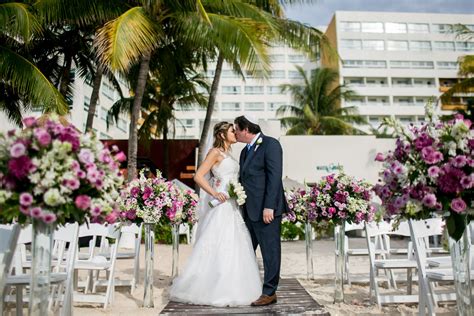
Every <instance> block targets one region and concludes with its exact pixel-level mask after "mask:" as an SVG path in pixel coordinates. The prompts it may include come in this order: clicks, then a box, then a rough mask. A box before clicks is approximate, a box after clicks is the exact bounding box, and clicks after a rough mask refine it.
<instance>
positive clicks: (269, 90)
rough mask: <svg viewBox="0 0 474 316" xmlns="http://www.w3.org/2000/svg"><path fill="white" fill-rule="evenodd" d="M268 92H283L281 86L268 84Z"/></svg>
mask: <svg viewBox="0 0 474 316" xmlns="http://www.w3.org/2000/svg"><path fill="white" fill-rule="evenodd" d="M267 94H282V93H281V88H280V87H279V86H267Z"/></svg>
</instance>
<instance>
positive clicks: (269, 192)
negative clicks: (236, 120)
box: [240, 134, 288, 222]
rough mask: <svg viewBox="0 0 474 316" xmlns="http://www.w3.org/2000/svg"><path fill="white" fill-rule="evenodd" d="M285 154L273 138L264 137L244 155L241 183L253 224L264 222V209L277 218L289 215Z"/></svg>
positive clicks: (241, 160) (246, 207)
mask: <svg viewBox="0 0 474 316" xmlns="http://www.w3.org/2000/svg"><path fill="white" fill-rule="evenodd" d="M282 172H283V150H282V148H281V145H280V142H278V140H276V139H275V138H273V137H269V136H265V135H263V134H260V136H259V138H258V139H257V141H255V143H254V144H253V146H252V147H251V148H250V149H249V150H248V151H247V147H244V149H242V152H241V153H240V183H241V184H242V185H243V187H244V189H245V194H246V195H247V199H246V201H245V204H244V213H245V215H246V216H248V217H249V218H250V219H251V220H252V221H254V222H256V221H261V220H263V209H264V208H270V209H273V210H274V216H279V215H282V213H286V212H288V204H287V202H286V198H285V194H284V191H283V181H282Z"/></svg>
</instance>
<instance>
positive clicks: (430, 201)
mask: <svg viewBox="0 0 474 316" xmlns="http://www.w3.org/2000/svg"><path fill="white" fill-rule="evenodd" d="M422 202H423V204H424V205H426V206H427V207H430V208H434V207H435V206H436V202H437V201H436V195H434V194H432V193H429V194H427V195H425V196H424V197H423V201H422Z"/></svg>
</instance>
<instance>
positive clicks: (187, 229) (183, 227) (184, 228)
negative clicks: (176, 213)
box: [178, 223, 191, 245]
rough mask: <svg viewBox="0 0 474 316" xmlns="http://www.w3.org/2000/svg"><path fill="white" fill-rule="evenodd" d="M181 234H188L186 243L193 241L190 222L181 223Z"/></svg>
mask: <svg viewBox="0 0 474 316" xmlns="http://www.w3.org/2000/svg"><path fill="white" fill-rule="evenodd" d="M178 234H179V236H181V235H185V236H186V243H187V244H188V245H189V244H190V243H191V228H190V227H189V225H188V224H186V223H184V224H181V225H179V233H178Z"/></svg>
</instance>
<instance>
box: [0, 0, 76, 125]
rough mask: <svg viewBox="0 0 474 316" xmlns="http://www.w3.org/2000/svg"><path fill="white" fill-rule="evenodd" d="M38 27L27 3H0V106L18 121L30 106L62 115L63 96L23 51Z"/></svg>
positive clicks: (65, 110)
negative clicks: (0, 88)
mask: <svg viewBox="0 0 474 316" xmlns="http://www.w3.org/2000/svg"><path fill="white" fill-rule="evenodd" d="M41 32H42V27H41V24H40V22H39V21H38V19H37V17H36V16H35V15H33V14H32V13H31V12H30V5H29V4H27V3H20V2H5V3H0V85H1V86H2V87H3V88H4V89H2V90H1V91H2V92H1V94H0V107H1V109H2V110H3V111H4V112H5V113H6V114H7V116H8V117H9V118H10V119H11V120H13V121H14V122H16V123H17V124H19V125H20V124H21V117H22V111H23V110H24V109H29V108H31V106H32V105H35V106H41V107H43V110H44V111H45V112H56V113H58V114H65V113H67V111H68V107H67V104H66V101H65V99H64V97H63V96H62V95H61V94H60V93H59V92H58V90H57V89H56V88H55V87H54V85H53V84H52V83H51V82H50V81H49V80H48V79H47V78H46V76H45V75H44V74H43V73H42V72H41V70H40V69H39V68H38V67H37V65H36V64H35V63H34V62H33V61H32V60H31V59H29V58H28V57H26V56H24V55H23V54H21V53H20V52H22V51H23V52H24V51H25V48H27V47H28V46H29V45H30V43H31V41H32V39H34V38H35V37H38V36H41Z"/></svg>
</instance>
